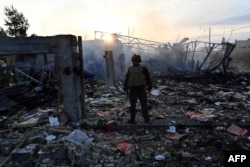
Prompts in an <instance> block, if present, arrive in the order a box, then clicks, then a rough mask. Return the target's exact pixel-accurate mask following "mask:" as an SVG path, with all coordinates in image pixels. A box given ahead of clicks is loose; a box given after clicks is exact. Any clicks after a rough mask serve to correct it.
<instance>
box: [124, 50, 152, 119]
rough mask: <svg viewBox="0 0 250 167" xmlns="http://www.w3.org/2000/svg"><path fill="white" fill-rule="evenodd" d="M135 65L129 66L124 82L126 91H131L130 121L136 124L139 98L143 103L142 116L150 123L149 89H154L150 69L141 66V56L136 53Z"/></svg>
mask: <svg viewBox="0 0 250 167" xmlns="http://www.w3.org/2000/svg"><path fill="white" fill-rule="evenodd" d="M131 61H132V63H133V65H132V66H131V67H129V68H128V71H127V73H126V78H125V82H124V91H126V92H127V91H128V90H129V91H130V93H129V99H130V120H128V123H130V124H135V116H136V103H137V99H139V101H140V104H141V111H142V116H143V118H144V121H145V123H149V122H150V120H149V115H148V106H147V91H148V92H150V91H151V89H152V82H151V78H150V74H149V72H148V69H147V68H146V67H144V66H141V65H140V63H141V56H140V55H136V54H134V55H133V56H132V59H131Z"/></svg>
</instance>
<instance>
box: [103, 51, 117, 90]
mask: <svg viewBox="0 0 250 167" xmlns="http://www.w3.org/2000/svg"><path fill="white" fill-rule="evenodd" d="M104 58H105V61H106V73H107V74H106V75H107V83H108V87H113V86H115V71H114V60H113V53H112V51H110V50H109V51H105V55H104Z"/></svg>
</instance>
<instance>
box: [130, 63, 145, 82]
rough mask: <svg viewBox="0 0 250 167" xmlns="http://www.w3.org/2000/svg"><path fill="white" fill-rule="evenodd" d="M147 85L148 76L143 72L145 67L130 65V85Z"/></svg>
mask: <svg viewBox="0 0 250 167" xmlns="http://www.w3.org/2000/svg"><path fill="white" fill-rule="evenodd" d="M145 85H146V76H145V75H144V73H143V67H142V66H137V67H130V68H129V79H128V86H129V87H134V86H145Z"/></svg>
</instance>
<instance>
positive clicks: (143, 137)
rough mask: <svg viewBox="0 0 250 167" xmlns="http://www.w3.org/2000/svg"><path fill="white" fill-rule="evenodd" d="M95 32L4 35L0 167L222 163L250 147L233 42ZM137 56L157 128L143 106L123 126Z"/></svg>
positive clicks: (247, 90) (249, 106) (247, 79)
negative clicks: (128, 75)
mask: <svg viewBox="0 0 250 167" xmlns="http://www.w3.org/2000/svg"><path fill="white" fill-rule="evenodd" d="M95 33H96V38H95V39H94V40H91V41H82V39H81V37H76V36H73V35H58V36H49V37H26V38H22V37H18V38H9V37H3V38H2V37H1V38H0V57H1V59H2V60H3V61H4V63H5V64H6V65H4V66H3V65H2V67H1V68H0V72H1V75H0V77H1V78H0V79H1V89H0V124H1V129H0V136H1V138H0V166H1V167H2V166H13V167H14V166H18V167H19V166H20V167H21V166H39V167H40V166H41V167H43V166H70V167H71V166H86V167H89V166H91V167H92V166H93V167H96V166H103V167H108V166H109V167H111V166H117V167H129V166H131V167H132V166H133V167H134V166H138V167H163V166H164V167H165V166H168V167H182V166H190V167H201V166H215V167H217V166H223V164H224V159H223V158H224V157H225V153H227V152H230V151H234V150H240V151H246V152H247V151H249V149H250V137H249V123H250V115H249V114H250V113H249V111H250V73H249V72H246V73H237V71H231V70H230V56H231V53H232V51H233V50H234V48H235V47H236V44H232V43H207V42H202V41H191V42H189V39H188V38H184V39H183V40H181V41H180V42H178V43H175V44H170V43H160V42H156V41H150V40H145V39H140V38H135V37H130V36H124V35H119V34H109V35H111V36H112V38H113V41H111V42H107V41H104V40H103V38H102V37H103V36H104V35H105V34H107V33H104V32H99V31H98V32H95ZM97 35H100V37H97ZM134 53H137V54H140V55H141V56H142V60H143V61H142V64H143V65H145V66H146V67H148V69H149V71H150V73H151V77H152V81H153V90H152V91H151V92H150V93H148V107H149V115H150V118H151V119H152V124H145V123H144V121H143V117H142V113H141V111H140V107H139V105H138V106H137V112H138V114H137V118H136V120H137V124H136V125H130V124H127V120H128V118H129V107H130V104H129V100H128V97H127V96H126V94H125V93H124V92H123V84H122V83H123V79H124V74H125V72H126V69H127V68H128V67H129V66H130V63H131V56H132V55H133V54H134Z"/></svg>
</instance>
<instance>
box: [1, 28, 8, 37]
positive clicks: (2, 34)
mask: <svg viewBox="0 0 250 167" xmlns="http://www.w3.org/2000/svg"><path fill="white" fill-rule="evenodd" d="M6 36H7V33H6V32H5V31H4V29H3V28H2V27H0V37H6Z"/></svg>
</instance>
